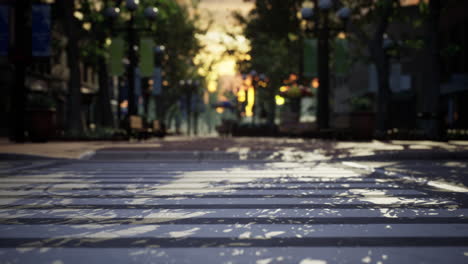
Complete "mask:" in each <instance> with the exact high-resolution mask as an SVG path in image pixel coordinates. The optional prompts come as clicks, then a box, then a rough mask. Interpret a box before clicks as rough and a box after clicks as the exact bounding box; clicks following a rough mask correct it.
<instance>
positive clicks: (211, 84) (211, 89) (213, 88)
mask: <svg viewBox="0 0 468 264" xmlns="http://www.w3.org/2000/svg"><path fill="white" fill-rule="evenodd" d="M216 90H218V84H217V83H216V80H213V79H210V80H209V81H208V92H210V93H214V92H216Z"/></svg>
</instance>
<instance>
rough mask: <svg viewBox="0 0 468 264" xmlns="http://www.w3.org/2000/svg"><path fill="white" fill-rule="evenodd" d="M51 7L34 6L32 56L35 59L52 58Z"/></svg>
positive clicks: (43, 5)
mask: <svg viewBox="0 0 468 264" xmlns="http://www.w3.org/2000/svg"><path fill="white" fill-rule="evenodd" d="M50 31H51V17H50V5H45V4H35V5H33V6H32V55H33V56H34V57H47V56H50V53H51V52H50V42H51V34H50Z"/></svg>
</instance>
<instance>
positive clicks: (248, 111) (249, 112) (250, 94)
mask: <svg viewBox="0 0 468 264" xmlns="http://www.w3.org/2000/svg"><path fill="white" fill-rule="evenodd" d="M254 104H255V90H254V88H253V87H249V90H248V91H247V106H246V107H245V116H248V117H250V116H253V106H254Z"/></svg>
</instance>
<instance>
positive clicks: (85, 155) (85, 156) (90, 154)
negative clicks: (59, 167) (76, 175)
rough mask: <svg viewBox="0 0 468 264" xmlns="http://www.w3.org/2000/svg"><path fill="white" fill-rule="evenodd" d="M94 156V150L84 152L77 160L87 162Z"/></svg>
mask: <svg viewBox="0 0 468 264" xmlns="http://www.w3.org/2000/svg"><path fill="white" fill-rule="evenodd" d="M95 155H96V151H94V150H90V151H86V152H85V153H83V154H81V155H80V156H79V157H78V159H79V160H89V159H91V158H92V157H94V156H95Z"/></svg>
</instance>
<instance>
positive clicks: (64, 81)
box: [0, 0, 98, 136]
mask: <svg viewBox="0 0 468 264" xmlns="http://www.w3.org/2000/svg"><path fill="white" fill-rule="evenodd" d="M49 2H50V3H51V46H52V47H51V54H50V56H47V57H39V58H37V57H36V58H35V57H32V58H31V60H28V61H27V62H25V63H27V70H26V80H25V85H26V88H27V95H31V94H42V95H46V96H48V97H50V98H51V99H52V100H53V101H54V105H55V109H56V124H57V132H58V133H61V132H63V131H64V130H65V124H66V118H67V98H68V94H69V90H68V86H69V85H68V82H69V79H70V70H69V67H68V62H67V52H66V45H67V41H68V40H67V38H66V36H65V34H64V32H63V28H62V25H61V23H60V20H61V19H62V17H61V12H60V10H58V9H59V8H58V7H57V5H56V4H55V1H49ZM0 6H1V7H4V8H6V10H7V16H5V15H3V18H2V19H7V20H6V21H5V22H6V23H7V24H8V29H9V30H8V31H9V32H8V34H7V35H8V37H9V38H12V35H13V34H12V32H14V29H15V27H16V25H15V20H14V18H13V14H14V13H15V1H11V0H0ZM2 33H3V32H2ZM12 43H13V42H12V40H10V47H9V51H11V49H12V47H11V45H13V44H12ZM9 53H11V52H8V53H7V54H4V55H3V56H0V87H1V89H2V91H3V92H2V95H1V97H0V136H8V134H9V126H10V120H9V119H10V118H9V115H10V114H11V110H12V109H11V107H12V100H13V99H12V96H13V93H12V91H13V90H12V89H14V88H13V87H14V86H15V80H14V77H13V76H14V71H15V67H14V62H13V60H12V58H11V54H9ZM80 70H81V84H82V86H81V93H82V109H81V110H82V115H83V120H84V122H85V123H87V124H86V125H89V124H90V123H92V121H93V115H94V114H93V109H94V108H95V107H94V105H95V104H96V102H95V95H96V94H97V91H98V78H97V71H96V69H94V67H92V66H90V65H86V64H85V63H80Z"/></svg>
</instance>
